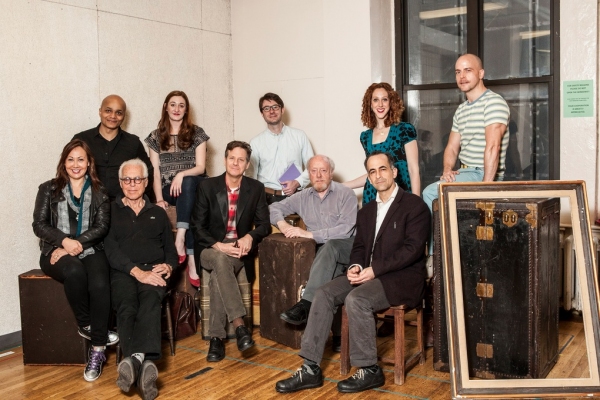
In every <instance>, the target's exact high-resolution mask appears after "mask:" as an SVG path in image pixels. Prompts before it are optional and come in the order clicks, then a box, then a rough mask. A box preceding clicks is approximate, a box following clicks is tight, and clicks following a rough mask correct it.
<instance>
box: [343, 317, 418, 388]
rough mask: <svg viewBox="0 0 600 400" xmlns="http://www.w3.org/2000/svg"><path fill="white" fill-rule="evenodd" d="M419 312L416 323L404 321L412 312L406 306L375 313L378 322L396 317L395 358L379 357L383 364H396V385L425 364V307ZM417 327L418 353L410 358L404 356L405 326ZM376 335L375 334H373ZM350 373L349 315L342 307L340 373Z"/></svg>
mask: <svg viewBox="0 0 600 400" xmlns="http://www.w3.org/2000/svg"><path fill="white" fill-rule="evenodd" d="M415 310H416V311H417V320H416V321H407V320H405V319H404V317H405V315H406V313H407V312H409V311H411V309H410V308H408V307H407V306H406V305H400V306H392V307H390V308H388V309H386V310H383V311H379V312H377V313H375V318H376V319H377V320H380V319H383V318H384V317H385V316H392V317H394V358H386V357H379V359H380V360H381V361H383V362H390V363H393V364H394V383H395V384H396V385H403V384H404V379H405V376H406V371H407V370H409V369H410V368H412V367H414V366H415V365H416V364H417V361H418V362H419V364H424V363H425V342H424V340H423V307H422V306H418V307H416V308H415ZM405 325H410V326H416V327H417V352H415V353H414V354H412V355H411V356H410V357H408V359H407V357H406V355H405V354H404V347H405V343H404V337H405V335H404V326H405ZM373 335H375V332H373ZM348 372H350V343H349V330H348V314H347V313H346V307H345V306H344V307H342V352H341V354H340V373H341V374H342V375H346V374H348Z"/></svg>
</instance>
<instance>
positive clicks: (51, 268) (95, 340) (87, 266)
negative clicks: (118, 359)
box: [40, 250, 110, 346]
mask: <svg viewBox="0 0 600 400" xmlns="http://www.w3.org/2000/svg"><path fill="white" fill-rule="evenodd" d="M51 256H52V253H50V254H49V255H48V256H45V255H43V254H42V255H41V256H40V267H41V268H42V271H44V273H45V274H46V275H48V276H50V277H51V278H53V279H55V280H57V281H59V282H61V283H62V284H63V285H64V287H65V294H66V295H67V300H68V301H69V305H70V306H71V309H72V310H73V313H74V314H75V319H76V320H77V324H78V325H79V326H81V327H83V326H88V325H91V329H92V332H91V338H92V345H93V346H105V345H106V340H107V338H108V318H109V314H110V280H109V270H110V267H109V265H108V260H107V259H106V255H105V254H104V252H103V251H98V250H96V253H95V254H90V255H89V256H86V257H84V258H83V259H79V258H78V257H73V256H69V255H64V256H62V257H61V258H60V259H59V260H58V261H57V262H56V263H55V264H54V265H51V264H50V257H51Z"/></svg>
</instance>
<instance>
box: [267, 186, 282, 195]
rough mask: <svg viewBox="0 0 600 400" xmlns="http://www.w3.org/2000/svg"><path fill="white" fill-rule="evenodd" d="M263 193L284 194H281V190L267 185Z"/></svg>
mask: <svg viewBox="0 0 600 400" xmlns="http://www.w3.org/2000/svg"><path fill="white" fill-rule="evenodd" d="M265 193H267V194H272V195H273V196H285V194H283V190H275V189H271V188H268V187H265Z"/></svg>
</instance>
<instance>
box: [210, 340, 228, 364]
mask: <svg viewBox="0 0 600 400" xmlns="http://www.w3.org/2000/svg"><path fill="white" fill-rule="evenodd" d="M224 358H225V346H224V345H223V339H220V338H218V337H214V338H211V339H210V345H209V346H208V355H207V356H206V361H208V362H218V361H221V360H222V359H224Z"/></svg>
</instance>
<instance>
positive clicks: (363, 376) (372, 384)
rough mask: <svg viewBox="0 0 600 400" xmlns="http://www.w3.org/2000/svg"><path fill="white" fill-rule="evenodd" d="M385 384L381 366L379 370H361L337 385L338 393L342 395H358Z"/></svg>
mask: <svg viewBox="0 0 600 400" xmlns="http://www.w3.org/2000/svg"><path fill="white" fill-rule="evenodd" d="M384 384H385V376H383V371H382V370H381V368H379V366H377V369H376V370H375V369H370V368H359V369H357V370H356V372H355V373H354V375H352V376H351V377H350V378H348V379H344V380H343V381H339V382H338V384H337V388H338V391H339V392H341V393H356V392H362V391H363V390H368V389H375V388H378V387H380V386H383V385H384Z"/></svg>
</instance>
